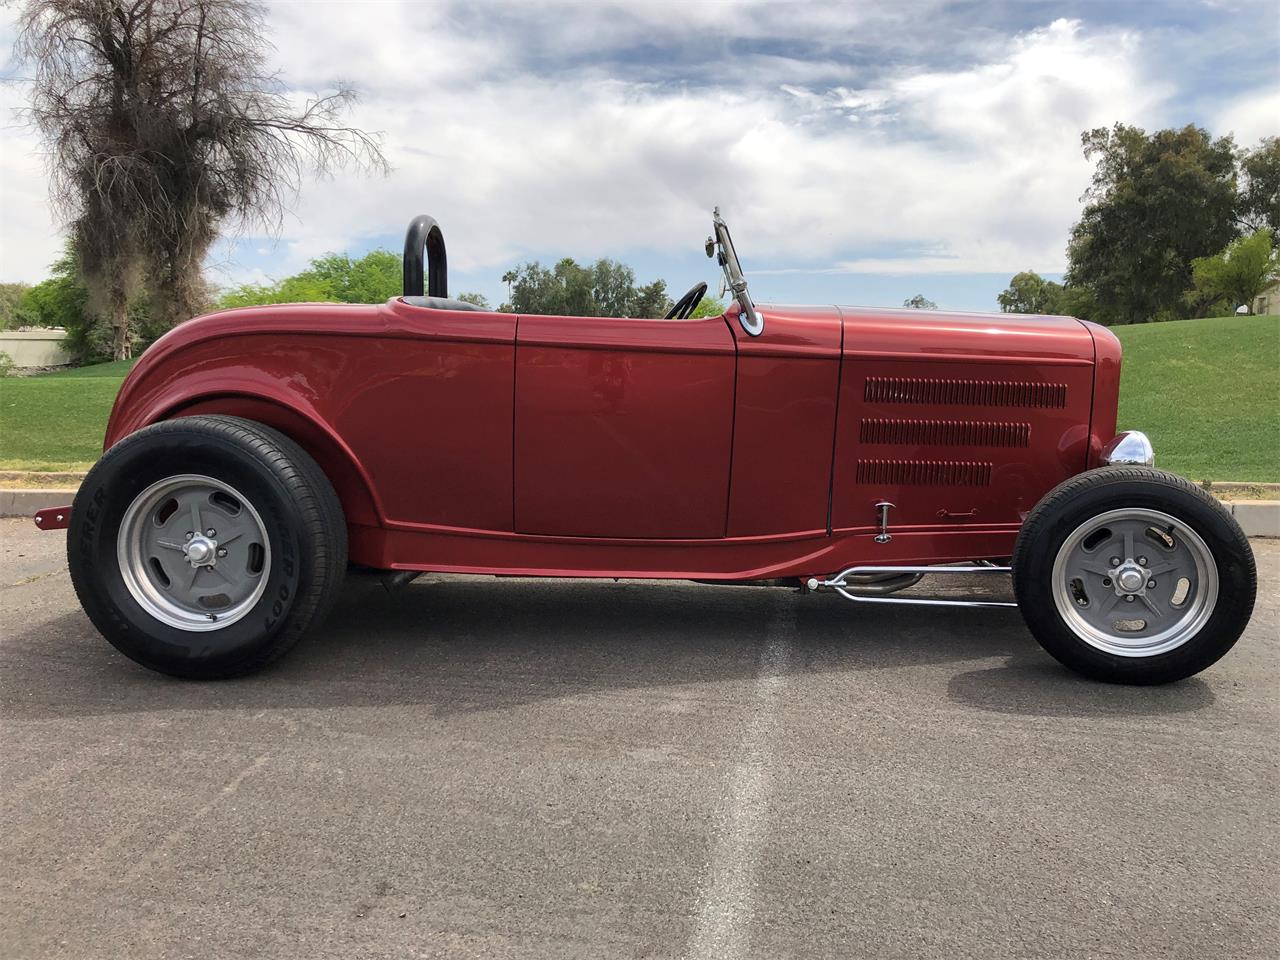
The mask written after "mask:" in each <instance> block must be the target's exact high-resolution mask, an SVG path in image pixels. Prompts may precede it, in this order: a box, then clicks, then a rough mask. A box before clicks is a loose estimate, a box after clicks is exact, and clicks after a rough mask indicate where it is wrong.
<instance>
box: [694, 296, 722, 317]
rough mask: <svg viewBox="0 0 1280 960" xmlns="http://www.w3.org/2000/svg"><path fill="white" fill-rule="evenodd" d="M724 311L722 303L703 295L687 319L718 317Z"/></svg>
mask: <svg viewBox="0 0 1280 960" xmlns="http://www.w3.org/2000/svg"><path fill="white" fill-rule="evenodd" d="M725 309H726V308H725V305H724V304H723V303H721V302H720V301H719V300H717V299H716V298H715V297H713V296H710V295H709V294H705V293H704V294H703V295H702V299H701V300H699V301H698V304H697V306H695V307H694V308H693V312H692V313H690V314H689V318H690V319H691V320H692V319H696V318H699V317H718V316H721V315H722V314H723V313H724V311H725Z"/></svg>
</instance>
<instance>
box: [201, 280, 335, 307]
mask: <svg viewBox="0 0 1280 960" xmlns="http://www.w3.org/2000/svg"><path fill="white" fill-rule="evenodd" d="M338 302H340V301H339V300H338V298H337V297H335V296H334V295H333V291H332V290H331V289H330V288H329V287H328V286H327V285H325V284H324V283H322V282H321V281H319V280H317V279H316V278H315V277H314V276H312V275H310V274H309V273H300V274H298V275H297V276H293V277H285V278H284V279H283V280H278V281H276V282H275V283H265V284H264V283H246V284H243V285H241V286H239V287H233V288H232V289H230V290H227V291H226V292H224V293H223V294H222V296H221V297H219V298H218V306H219V307H221V308H222V309H224V310H226V309H229V308H231V307H257V306H263V305H266V304H271V303H338Z"/></svg>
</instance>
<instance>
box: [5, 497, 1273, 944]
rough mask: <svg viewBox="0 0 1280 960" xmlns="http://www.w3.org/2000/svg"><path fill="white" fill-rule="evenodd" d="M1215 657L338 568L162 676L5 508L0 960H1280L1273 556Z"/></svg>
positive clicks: (791, 599)
mask: <svg viewBox="0 0 1280 960" xmlns="http://www.w3.org/2000/svg"><path fill="white" fill-rule="evenodd" d="M1254 548H1255V550H1256V552H1257V554H1258V559H1259V568H1260V573H1261V577H1262V582H1261V584H1260V590H1259V596H1260V606H1259V609H1258V611H1257V612H1256V613H1255V615H1254V620H1253V624H1252V626H1251V627H1250V630H1249V632H1248V634H1247V635H1246V636H1245V638H1244V639H1243V640H1242V641H1241V642H1240V644H1239V645H1238V646H1237V648H1236V650H1235V651H1234V652H1233V653H1232V654H1230V655H1229V656H1228V657H1227V658H1226V659H1225V660H1224V661H1222V662H1221V663H1219V664H1218V665H1217V666H1215V667H1214V668H1212V669H1211V670H1209V671H1207V672H1206V673H1204V674H1202V675H1201V676H1199V677H1197V678H1194V679H1192V680H1189V681H1186V682H1184V683H1181V684H1178V685H1175V686H1171V687H1164V688H1156V689H1134V688H1124V687H1111V686H1104V685H1099V684H1094V683H1090V682H1087V681H1084V680H1078V679H1076V678H1075V677H1073V676H1072V675H1070V674H1068V673H1066V672H1065V671H1064V670H1062V669H1061V668H1059V667H1058V666H1057V665H1056V664H1055V663H1053V662H1052V661H1051V660H1049V659H1048V658H1047V657H1046V656H1045V655H1043V654H1042V653H1041V652H1040V650H1039V648H1038V647H1037V646H1036V645H1035V644H1034V641H1032V640H1031V638H1030V636H1029V635H1028V634H1027V633H1026V631H1025V629H1024V628H1023V626H1022V623H1021V621H1020V620H1019V618H1018V616H1017V614H1016V612H1013V611H982V610H972V611H970V610H951V611H947V612H942V613H939V612H935V611H926V610H920V609H908V608H876V609H868V608H862V607H854V606H853V605H852V604H849V603H847V602H845V601H842V600H840V599H839V598H835V597H830V596H807V597H806V596H798V595H796V594H794V593H791V592H788V591H783V590H770V589H756V588H737V587H705V586H698V585H694V584H673V585H665V586H664V585H660V584H655V583H651V582H646V583H629V584H628V583H623V584H615V583H612V582H607V583H596V584H582V583H569V582H562V581H553V582H536V581H528V580H506V581H503V580H491V579H480V578H440V579H438V580H435V581H419V582H418V583H416V584H414V585H412V586H410V587H407V588H405V589H404V590H402V591H401V592H400V593H398V594H396V595H390V596H389V595H387V594H385V592H384V591H383V590H382V588H381V587H380V586H379V585H377V584H376V583H370V582H359V583H352V584H349V585H348V589H347V590H346V592H345V594H344V599H343V602H342V603H341V605H340V607H339V609H338V610H337V612H336V614H335V615H334V616H333V618H332V619H331V620H330V622H329V624H328V626H327V627H326V628H325V629H324V630H323V631H322V632H321V634H320V635H318V636H316V637H314V638H312V639H311V640H309V641H306V642H304V644H303V645H301V646H299V647H298V648H297V649H296V650H295V651H294V652H293V653H292V654H290V655H289V657H287V658H286V659H285V660H284V661H282V662H281V663H280V664H279V665H277V666H276V667H274V668H272V669H271V670H269V671H268V672H266V673H263V674H260V675H258V676H255V677H251V678H248V679H245V680H241V681H235V682H230V683H220V684H192V683H183V682H180V681H174V680H168V679H165V678H163V677H160V676H157V675H155V674H152V673H149V672H148V671H146V670H143V669H141V668H139V667H136V666H134V665H133V664H132V663H130V662H129V661H127V660H125V659H124V658H123V657H121V656H119V655H118V654H116V653H115V652H114V651H113V650H112V649H111V648H110V647H109V646H108V645H107V644H106V643H105V642H104V641H102V640H101V639H100V638H99V637H98V636H97V635H96V634H95V633H94V631H93V629H92V628H91V627H90V626H89V624H88V622H87V620H86V619H85V617H84V616H83V614H82V613H81V612H80V610H79V608H78V606H77V605H76V602H75V598H74V595H73V593H72V590H71V585H70V583H69V581H68V578H67V573H66V569H65V566H64V564H63V561H62V554H61V551H62V549H63V536H62V535H61V534H54V533H39V532H37V531H35V530H34V528H32V527H31V526H29V525H28V524H26V523H25V522H23V521H8V520H6V521H0V611H2V612H3V623H2V625H0V706H2V714H3V724H2V726H0V745H2V747H3V750H2V757H3V767H2V768H0V772H2V777H3V780H2V783H3V793H2V800H3V826H2V829H0V955H2V956H3V957H5V958H25V957H94V958H110V960H117V958H120V960H123V958H128V960H140V958H150V957H163V958H180V957H200V958H205V957H208V958H216V960H230V958H239V957H255V958H256V957H261V958H275V957H296V958H304V960H320V958H329V957H334V958H338V957H340V958H344V960H348V958H359V957H394V958H408V957H420V956H421V957H484V958H503V957H530V958H556V957H582V958H591V960H600V958H614V957H682V958H684V957H687V958H702V957H716V958H736V957H767V958H777V957H806V958H807V957H825V956H831V957H836V956H838V957H868V958H898V957H902V958H906V957H911V958H916V957H929V958H935V957H936V958H947V960H952V958H967V957H974V958H983V960H992V958H1001V957H1043V958H1053V960H1064V958H1075V957H1117V958H1125V960H1134V958H1146V957H1150V958H1180V957H1185V958H1194V960H1213V958H1243V957H1267V958H1273V957H1275V956H1277V955H1280V874H1278V870H1280V868H1278V867H1277V864H1278V863H1280V834H1278V831H1277V820H1278V817H1277V813H1278V812H1280V799H1278V795H1280V791H1278V790H1277V788H1278V787H1280V766H1278V761H1277V749H1276V745H1277V733H1280V682H1278V681H1280V664H1278V663H1277V654H1278V653H1280V629H1278V626H1277V611H1278V610H1280V589H1278V587H1280V542H1277V541H1255V542H1254Z"/></svg>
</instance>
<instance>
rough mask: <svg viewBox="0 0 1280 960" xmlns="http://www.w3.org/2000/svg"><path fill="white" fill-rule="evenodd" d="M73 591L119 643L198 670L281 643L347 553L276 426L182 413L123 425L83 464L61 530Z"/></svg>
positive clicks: (246, 666)
mask: <svg viewBox="0 0 1280 960" xmlns="http://www.w3.org/2000/svg"><path fill="white" fill-rule="evenodd" d="M67 561H68V566H69V567H70V571H71V579H72V582H73V583H74V584H75V588H76V593H77V594H78V595H79V597H80V602H81V604H82V605H83V606H84V609H85V612H86V613H88V614H89V618H90V619H91V620H92V621H93V623H94V625H95V626H96V627H97V628H98V629H99V631H101V633H102V635H103V636H105V637H106V638H107V639H108V640H109V641H111V643H112V644H113V645H114V646H115V647H117V648H118V649H119V650H120V651H121V652H123V653H125V654H126V655H128V656H129V657H132V658H133V659H134V660H136V661H138V662H139V663H141V664H143V665H144V666H148V667H151V668H152V669H154V670H159V671H161V672H162V673H169V674H173V675H175V676H181V677H192V678H203V679H212V678H218V677H230V676H237V675H239V674H243V673H248V672H250V671H252V670H255V669H257V668H258V667H261V666H262V665H263V664H265V663H268V662H269V661H271V660H273V659H275V658H276V657H278V656H280V655H281V654H283V653H284V652H285V651H286V650H288V649H289V648H290V647H291V646H293V644H294V643H296V642H297V641H298V639H299V638H300V637H301V636H302V635H303V633H304V632H305V631H306V630H307V629H308V627H310V626H311V625H312V624H314V623H316V622H318V621H319V620H320V619H321V618H322V617H323V616H324V614H325V612H326V611H327V609H328V607H329V606H330V604H331V603H332V602H333V599H334V597H335V596H336V592H337V588H338V586H339V584H340V583H341V581H342V577H343V574H344V572H345V570H346V562H347V531H346V523H345V521H344V519H343V516H342V507H341V505H340V504H339V502H338V498H337V495H336V494H335V493H334V490H333V487H332V486H331V485H330V483H329V481H328V479H327V478H326V477H325V475H324V473H323V472H322V471H321V469H320V467H319V466H318V465H317V464H316V462H315V461H314V460H312V458H311V457H310V456H308V455H307V453H306V452H305V451H304V450H303V449H302V448H301V447H299V446H298V445H297V444H296V443H294V442H293V441H292V440H290V439H289V438H288V437H285V436H284V435H283V434H281V433H278V432H277V431H275V430H273V429H271V428H270V427H266V426H263V425H262V424H260V423H254V422H251V421H249V420H242V419H238V418H235V417H222V416H210V417H184V418H182V419H178V420H170V421H166V422H164V423H158V424H155V425H154V426H151V427H147V428H146V429H144V430H139V431H138V432H137V433H133V434H130V435H129V436H128V437H126V438H125V439H123V440H121V441H120V442H119V443H117V444H116V445H115V446H113V447H112V448H111V449H110V450H109V451H107V453H106V455H105V456H103V458H102V459H101V460H99V461H98V463H97V464H95V465H94V468H93V469H92V470H91V471H90V472H89V475H88V476H87V477H86V478H85V481H84V483H83V484H82V485H81V487H80V490H79V492H78V493H77V494H76V500H75V506H74V508H73V509H72V513H71V527H70V530H69V531H68V536H67Z"/></svg>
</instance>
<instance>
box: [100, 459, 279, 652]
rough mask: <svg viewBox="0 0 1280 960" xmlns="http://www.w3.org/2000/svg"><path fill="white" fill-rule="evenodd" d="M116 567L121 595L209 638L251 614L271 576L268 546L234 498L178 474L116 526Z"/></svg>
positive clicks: (240, 498) (253, 517)
mask: <svg viewBox="0 0 1280 960" xmlns="http://www.w3.org/2000/svg"><path fill="white" fill-rule="evenodd" d="M116 560H117V562H118V563H119V566H120V574H121V576H122V578H123V579H124V585H125V587H126V588H127V589H128V591H129V593H130V594H131V595H132V597H133V599H134V600H136V601H137V602H138V604H139V605H140V606H141V607H142V608H143V609H144V610H146V611H147V612H148V613H149V614H151V616H153V617H155V618H156V619H157V620H159V621H161V622H162V623H165V624H168V625H169V626H171V627H177V628H178V629H180V630H190V631H198V632H207V631H210V630H222V629H225V628H226V627H229V626H231V624H233V623H235V622H236V621H237V620H240V619H241V618H242V617H244V616H245V615H246V614H247V613H248V612H249V611H250V610H252V609H253V607H254V605H255V604H256V603H257V602H258V600H259V598H261V596H262V592H263V590H265V589H266V586H267V577H268V575H269V574H270V572H271V544H270V542H269V540H268V538H267V531H266V526H265V525H264V524H263V522H262V517H260V516H259V515H258V511H257V510H255V509H254V507H253V504H251V503H250V502H249V501H248V500H247V499H246V498H245V497H244V495H243V494H241V493H240V492H239V491H238V490H236V489H235V488H234V487H232V486H231V485H230V484H227V483H223V482H222V481H221V480H216V479H214V478H213V477H206V476H201V475H198V474H183V475H181V476H175V477H167V478H166V479H164V480H160V481H158V482H157V483H153V484H152V485H151V486H149V487H147V489H145V490H143V491H142V492H141V493H140V494H138V495H137V496H136V497H134V499H133V502H132V503H131V504H129V507H128V509H127V510H125V513H124V517H123V518H122V519H121V521H120V532H119V534H118V535H117V537H116Z"/></svg>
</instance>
